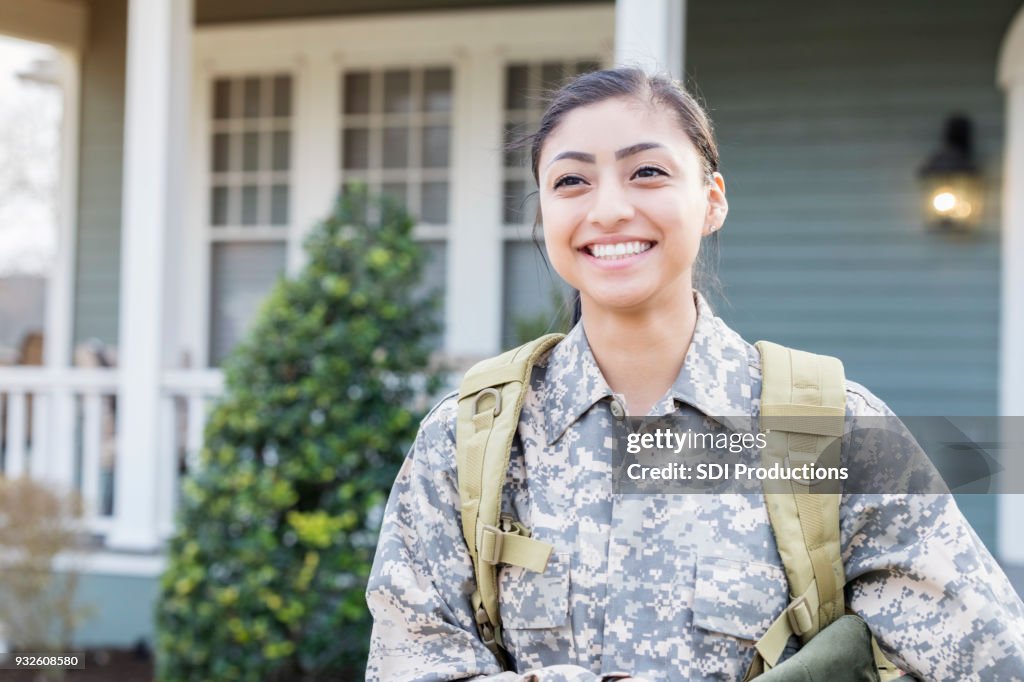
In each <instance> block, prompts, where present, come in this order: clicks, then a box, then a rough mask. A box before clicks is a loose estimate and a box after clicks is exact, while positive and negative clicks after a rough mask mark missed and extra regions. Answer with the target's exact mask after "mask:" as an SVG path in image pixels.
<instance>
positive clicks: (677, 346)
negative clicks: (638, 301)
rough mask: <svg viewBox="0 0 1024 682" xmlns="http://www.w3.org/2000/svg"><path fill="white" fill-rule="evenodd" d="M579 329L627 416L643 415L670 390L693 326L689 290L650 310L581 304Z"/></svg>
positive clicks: (694, 311)
mask: <svg viewBox="0 0 1024 682" xmlns="http://www.w3.org/2000/svg"><path fill="white" fill-rule="evenodd" d="M581 303H582V312H583V320H584V322H583V327H584V330H585V331H586V334H587V342H588V343H589V344H590V349H591V351H592V352H593V353H594V359H595V360H597V364H598V367H600V368H601V373H602V374H604V377H605V380H606V381H607V382H608V385H609V386H610V387H611V389H612V390H613V391H614V392H616V393H619V394H621V395H623V396H624V397H625V399H626V407H627V410H628V412H629V414H631V415H635V416H645V415H647V414H648V413H649V412H650V409H651V407H652V406H653V405H654V404H655V403H656V402H657V401H658V400H659V399H660V398H661V397H662V396H663V395H665V392H666V391H667V390H668V389H669V388H670V387H671V386H672V384H673V382H674V381H675V379H676V377H677V376H678V375H679V370H680V369H681V368H682V366H683V361H684V360H685V358H686V351H687V349H688V348H689V347H690V341H691V339H692V338H693V330H694V327H695V326H696V323H697V307H696V305H695V304H694V301H693V290H692V289H691V288H690V287H687V290H686V294H685V295H684V296H673V297H672V298H671V301H670V302H669V304H667V305H663V306H659V307H658V309H657V310H656V311H654V310H640V311H631V312H628V313H624V312H620V311H614V310H609V309H607V308H603V307H599V306H596V305H593V303H592V302H590V301H588V300H587V299H586V298H584V299H583V300H582V301H581Z"/></svg>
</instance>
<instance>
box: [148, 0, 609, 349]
mask: <svg viewBox="0 0 1024 682" xmlns="http://www.w3.org/2000/svg"><path fill="white" fill-rule="evenodd" d="M614 22H615V9H614V6H613V5H610V4H605V3H602V4H594V5H576V6H568V7H566V6H551V7H539V8H529V9H524V8H515V9H508V8H504V9H475V10H459V11H451V12H439V11H434V12H415V13H404V14H394V15H386V16H358V17H351V18H338V19H326V20H325V19H317V20H312V19H310V20H297V21H295V20H293V21H280V22H258V23H244V24H231V25H214V26H209V27H202V26H201V27H198V28H197V29H196V31H195V35H194V41H193V47H194V54H193V57H194V59H193V64H194V73H193V84H192V113H191V123H192V125H191V134H190V162H189V163H190V173H189V178H190V184H189V188H188V192H187V197H186V198H187V201H188V206H187V215H188V221H187V227H186V234H185V235H184V239H185V243H184V247H185V253H186V254H188V255H187V257H186V258H184V268H183V272H182V279H181V288H182V296H181V299H180V304H179V307H178V319H179V324H177V325H175V328H174V329H169V330H168V333H169V335H171V336H172V337H176V338H171V339H169V340H170V341H171V342H172V343H173V344H174V345H175V347H176V348H179V349H180V350H181V351H182V352H184V353H187V355H188V357H190V358H194V362H193V366H199V367H205V366H207V365H208V360H209V358H208V346H209V331H210V330H209V324H210V322H209V312H210V272H209V268H210V262H209V260H210V248H209V244H210V237H209V234H208V232H209V231H210V229H209V228H208V227H207V225H208V216H209V187H210V177H209V175H210V169H209V154H210V149H209V145H210V127H209V126H210V96H211V85H210V84H211V83H212V81H213V80H214V79H215V78H217V77H221V76H225V77H232V76H239V75H243V74H258V73H264V72H279V73H290V74H291V76H292V79H293V80H292V83H293V85H292V88H293V89H292V93H293V99H292V120H293V128H292V131H293V133H292V146H291V154H292V158H291V168H292V176H291V187H292V192H291V197H290V211H291V215H290V227H289V228H288V257H287V265H288V271H289V272H290V273H295V272H296V271H297V270H298V269H299V268H300V267H301V266H302V263H303V254H302V240H303V237H304V236H305V234H306V232H307V231H308V229H309V228H310V227H311V226H312V225H314V224H315V222H316V221H317V220H319V219H321V218H323V217H324V214H325V213H326V210H327V208H328V207H329V206H330V202H331V201H332V200H333V198H334V196H335V193H336V191H337V188H338V187H339V186H340V183H341V179H342V178H341V171H340V167H341V162H340V159H339V158H338V154H339V149H340V140H339V136H340V125H339V120H340V115H341V112H340V110H339V102H340V98H341V93H340V87H341V74H342V72H344V71H349V70H361V69H368V70H378V69H386V68H392V67H393V68H401V69H407V68H410V67H417V66H419V65H421V64H429V65H448V66H450V67H451V68H452V76H453V81H452V83H453V102H452V115H451V130H452V133H451V145H452V148H451V155H450V165H449V193H450V194H449V203H448V206H449V209H448V211H449V224H448V225H446V226H427V225H422V226H417V229H416V231H415V234H416V236H417V238H419V239H423V240H437V239H444V240H445V241H446V244H447V254H448V255H447V264H448V266H447V275H446V277H447V286H446V311H445V317H446V336H445V346H446V347H445V351H446V354H447V355H449V356H450V357H454V358H467V359H468V358H474V357H480V356H484V355H488V354H492V353H494V352H495V351H497V350H498V348H499V347H500V342H501V300H502V297H501V286H502V263H503V247H504V241H505V234H504V230H503V229H502V201H501V187H502V180H503V173H502V153H501V145H502V124H503V118H504V117H503V112H504V87H503V84H504V71H505V66H506V64H507V63H508V62H510V61H534V60H538V59H558V60H565V59H575V58H576V57H577V55H579V56H581V57H582V56H588V57H594V56H597V57H600V58H602V60H603V61H604V62H605V63H608V62H610V58H611V55H612V52H613V49H614ZM324 135H327V139H325V138H324ZM488 197H490V198H491V200H487V198H488ZM252 237H253V238H258V237H259V235H256V234H254V235H252ZM487 311H491V312H490V313H488V312H487ZM179 355H180V354H179Z"/></svg>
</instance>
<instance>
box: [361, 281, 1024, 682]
mask: <svg viewBox="0 0 1024 682" xmlns="http://www.w3.org/2000/svg"><path fill="white" fill-rule="evenodd" d="M697 306H698V317H697V324H696V328H695V330H694V335H693V340H692V342H691V345H690V349H689V351H688V352H687V354H686V359H685V362H684V365H683V367H682V369H681V370H680V373H679V376H678V378H677V379H676V381H675V383H674V385H673V386H672V388H671V389H670V390H669V392H668V393H667V394H666V395H665V396H664V397H663V398H662V400H661V401H660V402H658V403H657V404H656V405H655V406H654V407H653V408H652V411H651V415H652V416H654V415H667V414H679V415H687V414H689V415H698V414H702V415H706V416H707V417H710V418H712V419H715V420H718V421H723V420H722V417H723V416H735V417H743V418H744V419H747V418H751V417H752V418H754V419H756V418H757V416H758V411H759V401H758V396H759V395H760V381H761V375H760V358H759V355H758V352H757V350H756V349H755V348H754V347H753V346H752V345H750V344H748V343H746V342H745V341H744V340H743V339H742V338H740V336H739V335H738V334H736V333H735V332H734V331H732V330H731V329H729V328H728V327H727V326H726V325H725V324H724V323H723V322H722V320H721V319H719V318H717V317H715V316H714V315H713V313H712V312H711V310H710V308H709V307H708V305H707V303H706V302H705V301H704V300H703V298H702V297H700V296H699V295H698V296H697ZM622 407H623V402H622V397H621V396H617V395H615V394H614V393H613V392H612V390H611V389H610V388H609V387H608V385H607V383H606V382H605V379H604V377H603V376H602V374H601V371H600V369H599V368H598V366H597V363H596V362H595V360H594V356H593V354H592V353H591V351H590V348H589V346H588V343H587V339H586V336H585V334H584V330H583V328H582V326H581V325H577V326H576V328H575V329H573V330H572V332H570V334H569V335H568V336H567V337H566V338H565V339H564V340H563V341H562V342H561V343H559V344H558V345H557V346H556V347H555V348H554V349H553V350H552V351H551V352H550V353H549V354H548V356H547V358H545V359H543V360H542V361H541V362H540V363H538V365H537V367H536V368H535V369H534V374H533V377H532V380H531V386H530V390H529V391H528V393H527V396H526V400H525V404H524V406H523V411H522V415H521V418H520V424H519V433H518V439H517V442H516V443H515V445H514V447H513V451H512V456H511V463H510V466H509V473H508V483H507V485H506V486H505V495H504V501H503V510H505V511H508V512H511V513H512V514H513V515H514V516H516V517H517V518H519V519H520V520H522V521H523V522H524V523H525V524H526V525H527V526H528V527H529V528H531V529H532V530H533V536H534V537H536V538H538V539H540V540H543V541H545V542H549V543H551V544H552V545H553V546H554V547H555V553H554V554H553V555H552V559H551V561H550V563H549V564H548V568H547V570H546V571H545V572H544V573H535V572H531V571H528V570H526V569H523V568H520V567H517V566H502V567H501V569H500V571H499V595H500V602H501V613H502V621H503V624H504V628H505V644H506V647H507V648H508V650H509V652H510V653H511V655H512V657H513V659H514V662H515V666H516V669H517V670H518V671H519V672H505V673H502V672H501V668H500V667H499V665H498V663H497V662H496V661H495V659H494V657H493V656H492V654H491V653H490V652H489V651H488V650H487V648H486V647H485V646H484V645H483V644H482V643H481V642H480V640H479V638H478V635H477V631H476V625H475V623H474V619H473V616H472V613H471V608H470V594H471V593H472V592H473V581H474V578H473V569H472V565H471V562H470V558H469V554H468V551H467V549H466V545H465V541H464V539H463V536H462V528H461V524H460V517H459V497H458V486H457V483H456V474H455V420H456V396H455V394H451V395H449V396H447V397H445V398H444V399H443V400H442V401H441V402H440V403H439V404H438V405H437V407H436V408H435V409H434V410H433V411H432V412H431V413H430V414H429V415H428V416H427V417H426V418H425V419H424V421H423V423H422V425H421V427H420V432H419V435H418V437H417V439H416V442H415V443H414V445H413V447H412V448H411V449H410V452H409V455H408V457H407V458H406V460H405V463H404V465H403V467H402V469H401V472H400V473H399V475H398V478H397V480H396V482H395V486H394V489H393V490H392V492H391V497H390V500H389V501H388V505H387V509H386V512H385V516H384V522H383V528H382V531H381V536H380V544H379V546H378V549H377V555H376V559H375V561H374V565H373V571H372V575H371V577H370V582H369V587H368V590H367V602H368V604H369V607H370V609H371V611H372V613H373V616H374V629H373V638H372V643H371V652H370V660H369V665H368V672H367V677H368V679H371V680H386V681H389V682H390V681H397V680H456V679H468V678H477V677H478V676H485V677H483V678H482V679H489V680H503V681H504V680H508V681H511V680H538V681H542V682H555V681H558V682H561V681H569V680H579V681H584V680H586V681H595V680H601V679H615V678H616V677H628V676H629V675H633V676H635V677H637V678H642V679H648V680H690V681H695V680H737V679H740V678H741V677H742V676H743V674H744V672H745V671H746V668H747V666H748V665H749V663H750V661H751V659H752V657H753V653H754V650H753V643H754V642H755V641H756V640H757V639H758V638H759V637H760V636H761V635H762V634H763V633H764V631H765V629H766V628H767V627H768V625H769V624H770V623H771V622H772V620H773V619H774V618H775V617H776V616H778V615H779V614H780V613H781V612H782V610H783V609H784V608H785V606H786V604H787V585H786V577H785V573H784V571H783V567H782V562H781V559H780V558H779V554H778V550H777V549H776V545H775V540H774V538H773V536H772V530H771V526H770V525H769V521H768V516H767V512H766V510H765V506H764V502H763V498H762V497H761V495H759V494H738V493H737V494H727V495H654V494H644V495H621V494H618V495H617V494H613V492H612V434H613V432H614V430H615V425H616V421H617V419H619V416H620V415H622V414H623V413H624V410H623V409H620V408H622ZM847 412H848V414H852V415H865V416H871V415H891V414H892V412H891V411H889V409H888V407H886V406H885V404H884V403H882V402H881V401H880V400H879V399H878V398H876V397H875V396H873V395H872V394H871V393H870V392H868V391H867V390H865V389H864V388H863V387H861V386H859V385H858V384H856V383H853V382H848V385H847ZM853 421H854V422H855V420H853ZM849 422H850V420H848V424H849ZM755 423H756V422H755ZM848 428H849V425H848ZM845 446H846V443H844V447H845ZM841 517H842V518H841V525H842V528H841V531H842V532H841V541H842V547H843V560H844V563H845V566H846V575H847V580H848V586H847V597H848V603H849V605H850V607H851V608H852V609H853V610H854V611H856V612H857V613H858V614H860V616H861V617H863V618H864V620H865V621H867V623H868V625H869V626H870V629H871V631H872V632H873V633H874V635H875V636H876V638H877V639H878V642H879V644H880V645H881V647H882V649H883V651H885V652H886V654H887V655H889V656H890V658H891V659H892V660H893V661H894V662H896V663H897V665H899V666H900V667H901V668H903V669H904V670H906V671H908V672H910V673H912V674H913V675H915V676H916V677H918V678H919V679H922V680H986V681H993V680H1024V605H1022V604H1021V601H1020V599H1019V598H1018V596H1017V595H1016V594H1015V593H1014V591H1013V588H1012V587H1011V586H1010V584H1009V581H1008V580H1007V579H1006V576H1005V575H1004V574H1003V572H1002V571H1001V569H1000V568H999V567H998V566H997V565H996V563H995V561H994V560H993V558H992V556H991V555H990V554H989V552H988V550H986V549H985V547H984V546H983V545H982V543H981V541H980V540H979V539H978V537H977V535H976V534H975V533H974V531H973V530H972V529H971V527H970V526H969V525H968V523H967V522H966V520H965V519H964V517H963V516H962V515H961V513H960V511H959V509H957V507H956V504H955V502H954V500H953V498H952V496H950V495H937V494H913V495H892V494H887V495H882V494H875V495H871V494H857V495H846V496H844V498H843V501H842V514H841ZM791 654H792V650H787V655H791ZM616 673H618V675H616Z"/></svg>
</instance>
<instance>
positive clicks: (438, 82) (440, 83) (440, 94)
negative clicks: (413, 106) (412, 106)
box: [422, 69, 452, 111]
mask: <svg viewBox="0 0 1024 682" xmlns="http://www.w3.org/2000/svg"><path fill="white" fill-rule="evenodd" d="M422 109H423V111H451V110H452V72H451V69H428V70H426V71H424V72H423V107H422Z"/></svg>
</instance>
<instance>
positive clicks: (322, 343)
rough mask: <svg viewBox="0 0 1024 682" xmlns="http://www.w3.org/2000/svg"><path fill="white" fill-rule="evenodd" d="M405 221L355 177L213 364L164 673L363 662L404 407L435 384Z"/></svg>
mask: <svg viewBox="0 0 1024 682" xmlns="http://www.w3.org/2000/svg"><path fill="white" fill-rule="evenodd" d="M366 215H370V216H374V215H376V216H378V218H376V219H374V218H371V220H370V221H367V220H365V219H364V216H366ZM412 224H413V223H412V220H411V219H410V218H409V216H408V215H407V214H405V213H404V212H403V211H402V210H401V209H400V208H399V207H397V206H396V205H394V204H392V203H390V202H387V201H384V200H370V199H368V198H367V196H366V194H365V191H362V190H358V191H356V192H355V193H354V194H352V195H350V196H349V198H348V199H347V200H345V201H343V202H341V203H339V206H338V210H337V211H336V212H335V214H334V215H333V216H331V217H330V218H328V219H327V220H326V221H324V222H323V223H322V224H320V225H319V226H318V227H317V228H316V229H315V230H314V232H313V233H312V234H311V235H310V237H309V238H308V240H307V242H306V249H307V252H308V255H309V261H308V265H306V267H305V269H304V270H303V271H302V272H301V273H300V274H299V275H298V276H297V277H296V278H295V279H293V280H283V279H282V280H280V281H279V282H278V283H277V285H276V287H275V288H274V290H273V292H272V293H271V294H270V295H269V297H268V299H267V301H266V302H265V303H264V305H263V307H262V309H261V311H260V314H259V316H258V318H257V321H256V322H255V324H254V327H253V328H252V330H251V331H250V333H249V335H248V337H247V338H246V340H245V341H244V342H243V343H242V344H240V346H239V347H238V348H237V349H236V351H235V352H234V353H233V354H232V356H231V357H230V358H229V360H228V362H227V363H226V366H225V376H226V390H225V395H224V397H223V399H222V400H221V402H220V403H219V404H218V405H217V407H216V408H215V409H214V411H213V412H212V414H211V416H210V419H209V422H208V424H207V428H206V434H205V445H204V448H203V452H202V456H201V458H200V461H201V464H200V467H199V470H198V471H197V472H195V473H194V474H193V475H192V476H191V477H190V478H188V479H187V480H186V483H185V494H184V500H183V504H182V512H181V514H180V517H179V520H178V523H179V526H178V532H177V535H176V536H175V537H174V538H173V540H172V542H171V545H170V551H169V565H168V569H167V571H166V573H165V574H164V576H163V578H162V581H161V595H160V602H159V606H158V613H157V624H158V631H159V636H158V673H159V678H160V679H161V680H163V681H164V682H173V681H174V680H299V679H307V680H313V679H339V678H340V679H356V678H357V677H361V674H362V671H363V666H364V665H365V660H366V649H367V645H368V640H369V628H370V624H371V623H370V618H369V614H368V612H367V609H366V603H365V599H364V591H365V585H366V578H367V576H368V574H369V571H370V565H371V562H372V559H373V553H374V549H375V545H376V539H377V531H378V526H379V522H380V515H381V513H382V509H383V504H384V502H385V501H386V498H387V493H388V490H389V488H390V486H391V484H392V482H393V480H394V477H395V475H396V473H397V470H398V467H399V466H400V464H401V462H402V459H403V455H404V452H405V449H406V447H407V446H408V444H409V443H410V442H411V441H412V439H413V438H414V436H415V432H416V428H417V426H418V422H419V419H418V415H416V414H414V413H413V412H411V411H410V409H409V406H410V405H411V404H412V401H413V399H414V398H415V396H416V395H422V394H424V393H427V394H432V393H434V392H436V391H437V389H438V388H439V384H440V382H439V379H438V374H437V373H435V372H427V371H426V370H427V367H428V365H429V363H430V345H431V339H434V338H436V334H437V331H438V330H437V323H436V321H435V316H434V310H435V308H436V300H435V298H434V297H430V298H427V299H425V298H424V297H422V296H417V295H416V294H415V292H416V291H417V289H418V283H419V281H420V275H421V270H422V265H423V257H424V256H423V253H422V252H421V250H420V248H419V246H418V244H417V243H416V242H414V241H413V239H412V237H411V229H412ZM424 380H425V381H424Z"/></svg>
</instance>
